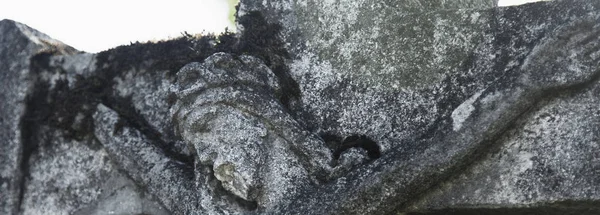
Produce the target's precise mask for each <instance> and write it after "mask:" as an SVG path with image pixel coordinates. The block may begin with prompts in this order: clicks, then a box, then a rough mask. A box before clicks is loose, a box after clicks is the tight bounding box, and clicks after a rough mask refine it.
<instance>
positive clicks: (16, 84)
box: [0, 19, 72, 214]
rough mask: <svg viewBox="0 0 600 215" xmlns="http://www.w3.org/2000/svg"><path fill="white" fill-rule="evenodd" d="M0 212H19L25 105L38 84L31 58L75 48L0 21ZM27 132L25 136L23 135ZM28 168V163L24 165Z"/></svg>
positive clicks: (10, 22) (30, 30) (30, 29)
mask: <svg viewBox="0 0 600 215" xmlns="http://www.w3.org/2000/svg"><path fill="white" fill-rule="evenodd" d="M0 35H2V36H1V37H0V101H1V102H0V193H2V195H0V213H2V214H12V213H16V212H17V211H18V210H19V205H18V204H19V201H20V195H21V189H22V187H21V181H22V180H24V179H23V173H22V171H21V168H22V166H21V165H22V164H21V163H22V153H23V150H24V149H23V148H24V146H23V145H24V144H25V143H24V139H23V135H30V134H28V133H27V132H26V131H23V130H22V126H23V124H24V123H26V122H23V121H31V119H24V118H23V117H24V115H25V108H26V106H25V103H26V100H27V98H28V96H30V93H31V91H32V88H33V86H34V85H35V82H36V74H32V71H31V70H30V69H29V66H30V65H29V63H30V62H29V58H31V57H32V56H34V55H36V54H37V53H39V52H41V51H46V50H49V49H52V48H57V47H59V48H60V49H63V50H69V49H72V48H70V47H67V46H66V45H64V44H62V43H61V42H59V41H57V40H54V39H51V38H50V37H48V36H47V35H45V34H43V33H40V32H38V31H36V30H34V29H32V28H30V27H28V26H26V25H23V24H20V23H16V22H14V21H11V20H6V19H5V20H0ZM24 132H25V133H24ZM25 165H26V164H25Z"/></svg>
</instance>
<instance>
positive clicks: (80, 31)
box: [0, 0, 234, 52]
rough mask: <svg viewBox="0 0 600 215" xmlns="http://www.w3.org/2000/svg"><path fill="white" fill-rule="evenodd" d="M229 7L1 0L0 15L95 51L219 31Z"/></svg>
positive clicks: (191, 1) (145, 0)
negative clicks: (136, 42)
mask: <svg viewBox="0 0 600 215" xmlns="http://www.w3.org/2000/svg"><path fill="white" fill-rule="evenodd" d="M228 7H229V6H228V4H227V1H226V0H169V1H164V0H163V1H157V0H102V1H89V0H88V1H86V0H0V20H1V19H12V20H15V21H18V22H21V23H24V24H27V25H29V26H30V27H32V28H35V29H37V30H39V31H41V32H43V33H45V34H47V35H49V36H50V37H52V38H54V39H57V40H60V41H62V42H64V43H66V44H68V45H71V46H73V47H75V48H76V49H79V50H83V51H87V52H98V51H102V50H106V49H109V48H112V47H115V46H118V45H122V44H129V42H135V41H140V42H145V41H148V40H157V39H167V38H169V37H177V36H181V32H183V31H187V32H188V33H190V34H194V33H202V32H203V30H206V31H207V32H222V31H223V30H224V29H225V27H227V26H228V25H230V22H229V20H228V17H227V16H228V14H229V8H228ZM229 28H230V29H232V28H234V26H229Z"/></svg>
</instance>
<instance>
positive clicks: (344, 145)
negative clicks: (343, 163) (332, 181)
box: [333, 135, 381, 159]
mask: <svg viewBox="0 0 600 215" xmlns="http://www.w3.org/2000/svg"><path fill="white" fill-rule="evenodd" d="M355 147H356V148H362V149H364V150H366V151H367V155H368V156H369V158H371V159H377V158H379V157H381V150H380V149H379V145H378V144H377V142H375V141H373V140H372V139H371V138H369V137H367V136H366V135H352V136H348V137H346V138H344V140H343V141H342V142H341V143H340V145H339V146H338V147H337V148H336V149H335V150H334V151H333V157H334V158H335V159H339V158H340V155H341V154H342V153H343V152H345V151H346V150H348V149H351V148H355Z"/></svg>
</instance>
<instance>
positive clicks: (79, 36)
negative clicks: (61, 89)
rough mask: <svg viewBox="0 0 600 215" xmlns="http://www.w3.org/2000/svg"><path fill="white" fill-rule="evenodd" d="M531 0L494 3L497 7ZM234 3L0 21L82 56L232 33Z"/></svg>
mask: <svg viewBox="0 0 600 215" xmlns="http://www.w3.org/2000/svg"><path fill="white" fill-rule="evenodd" d="M257 1H258V0H257ZM532 1H536V0H500V2H499V5H500V6H506V5H515V4H522V3H526V2H532ZM235 2H237V0H169V1H164V0H162V1H158V0H103V1H85V0H0V20H1V19H12V20H15V21H18V22H21V23H24V24H27V25H29V26H31V27H33V28H35V29H37V30H39V31H41V32H43V33H45V34H48V35H49V36H50V37H52V38H54V39H57V40H60V41H63V42H64V43H66V44H68V45H71V46H73V47H75V48H76V49H79V50H82V51H86V52H99V51H103V50H106V49H109V48H112V47H115V46H118V45H123V44H129V43H130V42H136V41H140V42H145V41H149V40H154V41H155V40H162V39H168V38H173V37H178V36H180V35H181V33H182V32H184V31H187V32H188V33H190V34H198V33H203V32H204V33H219V32H223V31H224V30H225V28H226V27H228V28H229V29H230V30H234V29H235V27H234V24H233V22H232V20H231V13H232V11H233V7H234V4H235Z"/></svg>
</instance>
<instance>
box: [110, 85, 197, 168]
mask: <svg viewBox="0 0 600 215" xmlns="http://www.w3.org/2000/svg"><path fill="white" fill-rule="evenodd" d="M101 100H102V104H104V105H106V106H107V107H108V108H110V109H112V110H114V111H115V112H117V113H118V114H119V117H120V119H119V121H118V122H117V124H116V125H115V131H114V132H119V130H120V128H119V127H121V128H122V127H123V126H124V125H129V126H130V127H132V128H135V129H137V130H138V131H140V132H141V133H142V134H143V135H144V136H145V137H146V139H147V140H148V141H149V142H150V143H151V144H152V145H154V146H156V147H158V148H159V149H161V151H162V152H163V153H164V154H165V156H167V157H168V158H170V159H172V160H174V161H179V162H181V163H183V164H185V167H186V169H188V170H189V171H187V172H190V173H193V170H192V167H193V166H194V157H193V156H192V155H186V154H183V153H180V152H178V151H176V150H175V148H174V147H172V145H173V144H174V143H173V142H169V141H167V140H165V139H163V136H162V134H161V133H160V132H159V131H157V130H156V129H154V127H152V125H150V123H149V122H148V120H146V118H144V117H143V115H142V114H141V113H139V111H138V110H137V109H136V108H135V107H134V106H133V102H132V101H131V98H121V97H116V96H112V97H108V96H104V97H103V98H102V99H101ZM192 178H193V177H192Z"/></svg>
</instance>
